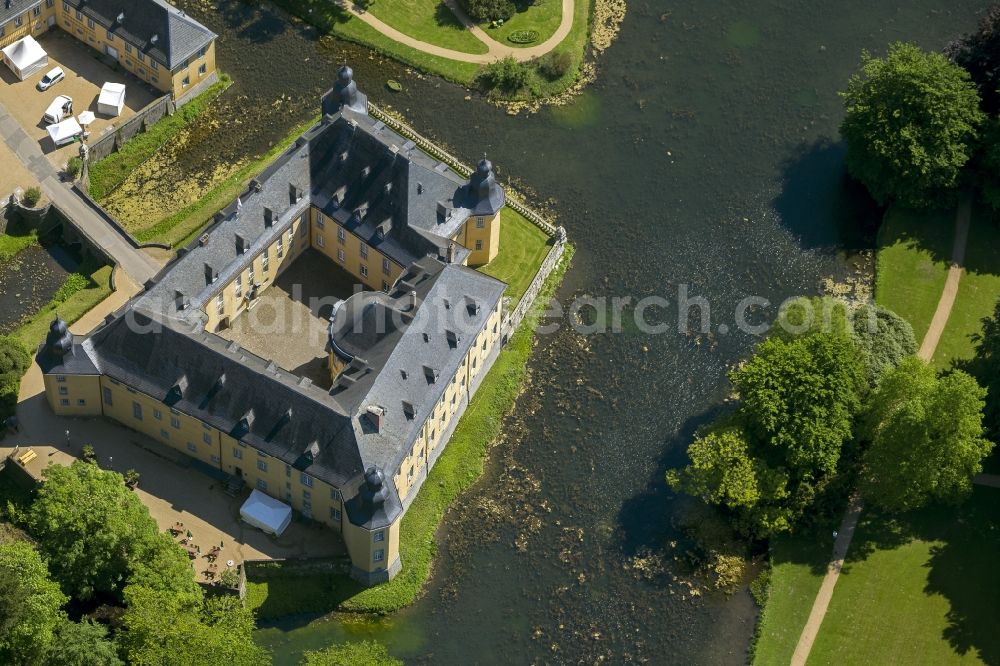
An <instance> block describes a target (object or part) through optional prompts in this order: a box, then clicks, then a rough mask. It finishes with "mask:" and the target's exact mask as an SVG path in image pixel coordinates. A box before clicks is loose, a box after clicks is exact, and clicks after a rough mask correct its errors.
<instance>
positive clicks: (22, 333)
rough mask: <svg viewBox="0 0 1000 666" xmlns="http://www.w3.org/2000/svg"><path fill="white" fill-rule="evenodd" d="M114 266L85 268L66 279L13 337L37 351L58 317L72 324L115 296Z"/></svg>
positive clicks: (82, 267)
mask: <svg viewBox="0 0 1000 666" xmlns="http://www.w3.org/2000/svg"><path fill="white" fill-rule="evenodd" d="M111 271H112V268H111V266H101V267H100V268H98V269H97V270H92V269H90V268H88V267H86V266H83V265H81V267H80V269H79V272H77V273H73V274H71V275H69V276H68V277H67V278H66V282H65V283H64V284H63V286H62V287H61V288H60V289H59V291H58V292H56V294H55V296H54V297H53V299H52V301H51V302H49V303H48V304H47V305H45V306H43V307H42V308H41V309H39V310H38V311H37V312H36V313H35V314H33V315H31V316H30V317H29V318H28V319H27V320H25V321H24V323H22V324H21V325H20V326H19V327H18V328H17V329H16V330H15V331H14V332H13V333H12V335H16V336H17V337H19V338H20V339H21V341H22V342H23V343H24V344H25V346H26V347H27V348H28V349H36V348H37V347H38V345H39V344H40V343H41V342H42V341H43V340H44V339H45V335H46V334H47V333H48V330H49V324H51V323H52V319H53V318H54V317H55V315H56V313H57V312H58V313H59V316H60V317H61V318H62V319H63V320H64V321H65V322H66V323H67V324H72V323H73V322H75V321H76V320H77V319H79V318H80V317H82V316H83V315H85V314H86V313H87V312H88V311H89V310H90V309H91V308H93V307H94V306H95V305H97V304H98V303H100V302H101V301H103V300H104V299H105V298H107V297H108V296H109V295H110V294H111Z"/></svg>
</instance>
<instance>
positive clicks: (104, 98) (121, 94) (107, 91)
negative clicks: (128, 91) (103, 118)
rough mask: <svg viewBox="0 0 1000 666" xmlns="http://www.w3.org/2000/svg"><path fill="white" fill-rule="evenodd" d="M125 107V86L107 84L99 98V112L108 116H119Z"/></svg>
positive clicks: (102, 87) (122, 84) (121, 84)
mask: <svg viewBox="0 0 1000 666" xmlns="http://www.w3.org/2000/svg"><path fill="white" fill-rule="evenodd" d="M124 106H125V84H124V83H105V84H104V85H103V86H101V94H100V96H99V97H98V98H97V112H98V113H103V114H104V115H107V116H117V115H120V114H121V112H122V107H124Z"/></svg>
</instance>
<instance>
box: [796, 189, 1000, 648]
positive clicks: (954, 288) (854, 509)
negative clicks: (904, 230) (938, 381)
mask: <svg viewBox="0 0 1000 666" xmlns="http://www.w3.org/2000/svg"><path fill="white" fill-rule="evenodd" d="M972 196H973V194H972V192H971V191H964V192H962V194H961V197H960V199H959V201H958V211H957V212H956V214H955V241H954V244H953V245H952V248H951V265H950V266H949V268H948V278H947V280H946V281H945V283H944V289H942V291H941V297H940V298H939V299H938V304H937V309H936V310H935V311H934V318H933V319H932V320H931V325H930V328H929V329H927V333H926V334H924V339H923V341H922V342H921V343H920V351H918V352H917V356H919V357H920V358H922V359H923V360H925V361H927V362H930V360H931V359H932V358H933V357H934V352H935V351H936V350H937V346H938V342H940V341H941V333H942V332H944V327H945V326H946V325H947V324H948V318H949V317H950V316H951V309H952V307H953V306H954V305H955V296H956V295H957V294H958V283H959V281H960V280H961V279H962V271H963V270H964V262H965V247H966V245H967V244H968V241H969V224H970V222H971V220H972ZM975 482H976V483H980V484H983V485H996V486H997V487H1000V476H997V475H987V474H980V475H979V476H977V477H976V479H975ZM863 506H864V505H863V503H862V501H861V497H860V496H859V495H857V494H855V495H854V496H852V497H851V502H850V505H849V506H848V507H847V513H846V514H844V520H843V522H842V523H841V524H840V530H839V531H838V533H837V539H836V542H835V543H834V545H833V557H832V558H831V559H830V563H829V565H827V571H826V575H825V576H824V577H823V583H822V584H821V585H820V588H819V592H818V593H817V594H816V599H815V600H814V601H813V605H812V609H811V610H810V611H809V619H808V620H806V626H805V627H803V628H802V633H801V634H800V635H799V642H798V644H796V646H795V652H794V653H793V654H792V661H791V664H792V666H805V663H806V660H808V659H809V653H810V652H811V651H812V646H813V642H815V640H816V636H817V634H819V628H820V626H821V625H822V624H823V618H824V617H826V609H827V608H828V607H829V606H830V600H831V599H832V598H833V588H834V586H835V585H836V584H837V579H838V578H840V571H841V569H843V568H844V558H845V557H846V556H847V549H848V548H850V546H851V539H852V538H853V537H854V529H855V528H856V527H857V525H858V517H859V516H860V515H861V509H862V508H863Z"/></svg>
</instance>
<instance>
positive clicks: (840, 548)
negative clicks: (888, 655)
mask: <svg viewBox="0 0 1000 666" xmlns="http://www.w3.org/2000/svg"><path fill="white" fill-rule="evenodd" d="M862 508H863V503H862V501H861V497H860V496H859V495H856V494H855V495H854V496H853V497H851V503H850V505H849V506H848V507H847V513H846V514H844V520H843V521H841V523H840V529H839V530H838V531H837V539H836V540H835V541H834V543H833V556H832V557H831V558H830V564H829V565H827V570H826V575H825V576H824V577H823V583H822V585H820V587H819V592H818V593H817V594H816V600H815V601H813V606H812V610H811V611H809V619H808V620H806V626H805V627H803V628H802V634H801V635H800V636H799V642H798V644H797V645H796V646H795V652H794V653H793V654H792V661H791V663H792V666H803V665H804V664H805V663H806V659H808V658H809V652H810V651H811V650H812V646H813V642H814V641H815V640H816V635H817V634H819V628H820V625H822V624H823V618H824V617H825V616H826V609H827V607H828V606H829V605H830V599H832V598H833V588H834V586H835V585H836V584H837V579H838V578H840V570H841V569H843V568H844V558H845V557H846V556H847V549H848V548H849V547H850V546H851V539H852V538H853V537H854V529H855V528H856V527H857V526H858V517H859V516H860V515H861V509H862Z"/></svg>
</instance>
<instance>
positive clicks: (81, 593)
mask: <svg viewBox="0 0 1000 666" xmlns="http://www.w3.org/2000/svg"><path fill="white" fill-rule="evenodd" d="M43 474H44V477H45V481H44V483H43V484H42V485H41V487H40V488H39V490H38V497H37V499H36V500H35V502H34V503H33V504H32V506H31V509H30V510H29V512H28V524H29V525H30V529H31V533H32V535H33V536H34V537H35V538H36V539H38V543H39V548H40V549H41V551H42V554H43V555H44V556H45V558H46V561H47V562H48V564H49V568H50V569H51V571H52V576H53V578H55V579H56V580H57V581H58V582H59V583H60V584H61V585H62V588H63V591H64V592H66V593H67V594H70V595H72V596H73V597H76V598H79V599H87V598H89V597H90V596H91V595H93V594H94V593H95V592H116V591H120V588H121V587H122V586H123V585H124V581H125V580H126V578H127V577H128V575H129V574H130V573H131V570H132V565H133V564H134V563H138V562H142V561H143V560H144V559H146V558H147V556H149V555H150V553H152V552H155V549H156V547H157V545H156V544H155V542H154V540H156V539H158V538H159V535H158V532H159V529H158V528H157V526H156V523H155V522H154V521H153V519H152V518H151V517H150V515H149V510H148V509H146V507H145V506H144V505H143V504H142V502H140V501H139V498H138V497H136V495H135V493H133V492H131V491H129V490H128V488H126V487H125V482H124V479H123V478H122V476H121V475H120V474H117V473H115V472H107V471H104V470H102V469H100V468H99V467H97V465H92V464H87V463H84V462H80V461H77V462H74V463H73V464H72V465H70V466H69V467H64V466H61V465H50V466H49V467H47V468H46V469H45V471H44V473H43ZM189 575H190V574H189Z"/></svg>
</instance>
